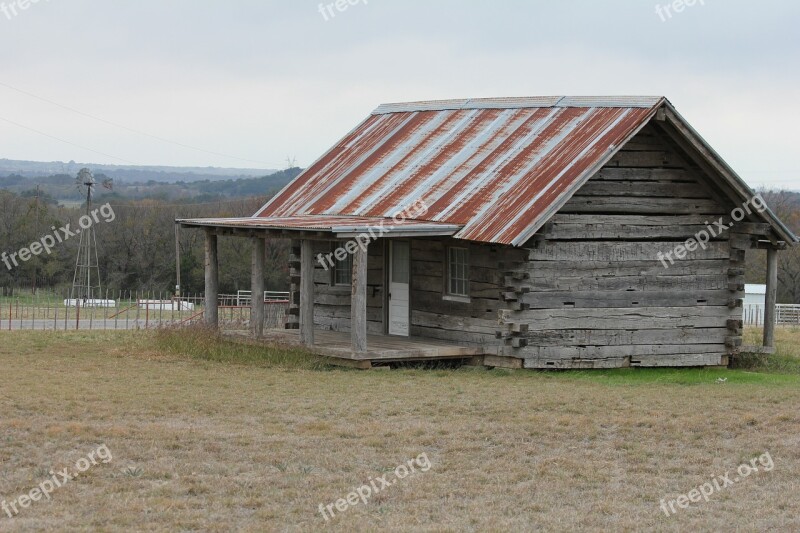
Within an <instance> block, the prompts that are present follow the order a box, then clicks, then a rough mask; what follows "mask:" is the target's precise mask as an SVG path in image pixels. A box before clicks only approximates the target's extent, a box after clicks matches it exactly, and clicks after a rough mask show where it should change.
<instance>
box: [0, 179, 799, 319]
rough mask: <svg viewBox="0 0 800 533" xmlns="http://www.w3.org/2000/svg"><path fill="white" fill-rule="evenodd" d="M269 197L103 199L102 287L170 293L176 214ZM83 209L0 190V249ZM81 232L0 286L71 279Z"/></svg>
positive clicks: (255, 203)
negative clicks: (107, 210) (107, 215)
mask: <svg viewBox="0 0 800 533" xmlns="http://www.w3.org/2000/svg"><path fill="white" fill-rule="evenodd" d="M760 192H761V194H762V196H763V197H764V199H765V200H766V201H767V204H768V205H769V206H770V207H771V208H772V210H773V211H774V212H775V213H776V214H777V215H778V217H779V218H780V219H781V220H783V221H784V222H785V223H786V224H787V225H788V226H789V228H790V229H791V230H792V231H794V232H795V233H796V234H797V233H800V193H795V192H789V191H774V190H762V191H760ZM268 199H269V196H267V195H264V196H253V197H248V198H238V199H218V200H216V201H209V202H202V203H181V202H177V203H176V202H175V201H174V200H173V201H168V200H164V199H129V200H127V201H124V200H123V199H119V198H103V199H101V200H100V201H99V202H98V203H97V204H98V206H99V204H100V202H102V203H105V202H106V201H107V202H108V203H109V204H110V206H111V208H112V209H113V211H114V215H115V217H114V220H113V222H105V221H103V220H101V221H100V223H98V224H96V225H94V229H95V231H96V235H97V247H98V258H99V265H100V274H101V279H102V282H103V289H104V290H105V289H106V288H107V289H109V290H110V291H114V292H115V291H119V290H123V291H124V290H139V291H154V292H162V291H163V292H171V291H173V290H174V288H175V283H176V277H177V275H176V260H175V254H176V250H175V248H176V247H175V242H176V232H175V223H174V221H175V219H177V218H221V217H247V216H251V215H252V214H253V213H255V212H256V211H257V210H258V209H259V208H260V207H261V206H262V205H263V204H264V203H265V202H266V201H267V200H268ZM84 213H85V206H81V207H69V206H67V207H65V206H63V205H59V204H57V203H55V202H53V201H52V200H51V199H48V198H46V197H43V196H41V195H39V196H38V197H37V196H35V195H32V194H30V193H29V192H28V191H25V192H23V193H22V194H17V193H14V192H11V191H7V190H0V252H3V251H5V252H6V253H12V252H14V251H17V250H20V249H21V248H24V247H27V246H30V244H31V243H32V242H35V241H38V240H39V239H40V238H41V237H42V236H43V235H46V234H48V233H53V232H54V230H55V229H57V228H60V227H62V226H64V225H65V224H71V225H72V227H76V226H77V220H78V219H79V217H80V216H81V215H82V214H84ZM203 239H204V237H203V232H202V231H200V230H191V229H181V230H180V231H179V239H178V243H179V247H180V256H181V288H182V292H184V293H187V292H189V293H194V292H197V293H200V292H203V290H204V266H203V261H204V240H203ZM79 242H80V239H79V238H78V237H74V238H71V239H69V240H66V241H64V242H63V243H59V244H58V246H55V247H53V248H52V252H51V253H50V254H45V253H42V254H40V255H38V256H36V257H32V258H30V259H29V260H28V261H24V262H20V263H19V266H18V267H15V268H12V269H8V268H7V267H6V265H5V264H3V263H1V262H0V287H17V288H23V287H48V288H53V289H57V290H62V289H68V288H69V287H71V285H72V279H73V274H74V271H75V259H76V256H77V250H78V245H79ZM250 252H251V248H250V242H249V240H248V239H240V238H226V239H220V240H219V259H220V290H221V291H222V292H223V293H235V292H236V291H237V290H248V289H249V288H250ZM778 255H779V269H778V301H779V302H782V303H800V246H795V247H792V248H789V249H787V250H785V251H783V252H781V253H780V254H778ZM288 262H289V242H288V240H287V239H269V240H268V241H267V263H266V268H265V275H266V280H265V281H266V289H267V290H274V291H285V290H288V287H289V270H288ZM765 276H766V258H765V252H764V251H761V250H752V251H750V252H748V254H747V275H746V277H747V282H748V283H764V279H765Z"/></svg>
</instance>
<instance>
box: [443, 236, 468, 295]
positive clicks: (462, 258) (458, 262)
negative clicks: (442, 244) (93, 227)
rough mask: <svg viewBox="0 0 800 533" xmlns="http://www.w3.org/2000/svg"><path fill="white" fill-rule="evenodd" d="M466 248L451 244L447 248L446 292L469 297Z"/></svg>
mask: <svg viewBox="0 0 800 533" xmlns="http://www.w3.org/2000/svg"><path fill="white" fill-rule="evenodd" d="M467 259H468V258H467V249H466V248H457V247H455V246H451V247H449V248H448V249H447V294H448V295H450V296H461V297H465V298H467V297H469V263H468V260H467Z"/></svg>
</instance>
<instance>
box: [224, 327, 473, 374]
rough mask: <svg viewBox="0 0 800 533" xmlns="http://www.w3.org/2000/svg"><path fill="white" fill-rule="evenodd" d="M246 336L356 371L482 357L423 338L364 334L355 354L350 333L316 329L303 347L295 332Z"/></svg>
mask: <svg viewBox="0 0 800 533" xmlns="http://www.w3.org/2000/svg"><path fill="white" fill-rule="evenodd" d="M243 336H244V337H246V338H247V339H248V342H249V343H254V344H264V345H284V346H292V347H301V346H302V347H304V348H305V349H307V350H309V351H310V352H312V353H314V354H316V355H321V356H324V357H328V358H330V359H331V363H332V364H336V365H342V366H351V367H356V368H371V367H372V366H373V365H375V364H382V363H397V362H404V361H432V360H442V359H470V358H472V357H475V356H481V355H483V354H484V350H483V348H481V347H477V346H461V345H458V344H456V343H453V342H448V341H442V340H438V339H430V338H426V337H397V336H392V335H378V334H368V335H367V346H368V348H367V349H366V351H364V352H358V353H357V352H354V351H353V347H352V339H351V336H350V333H345V332H340V331H329V330H319V329H317V330H315V331H314V339H315V341H316V342H315V343H314V344H313V345H312V346H308V345H304V344H303V343H302V342H301V340H300V332H299V330H296V329H268V330H265V331H264V334H263V335H262V336H261V337H260V338H255V337H253V336H251V335H243V334H241V335H237V337H239V338H241V337H243Z"/></svg>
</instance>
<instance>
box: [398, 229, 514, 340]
mask: <svg viewBox="0 0 800 533" xmlns="http://www.w3.org/2000/svg"><path fill="white" fill-rule="evenodd" d="M449 245H453V246H461V247H467V248H468V249H469V253H468V254H469V293H470V298H469V302H464V301H452V300H449V299H445V298H444V291H445V286H444V269H445V265H446V261H445V252H446V247H447V246H449ZM525 255H526V251H525V250H515V249H513V248H510V247H508V246H491V245H484V244H478V243H469V242H465V241H457V240H453V239H447V240H444V239H416V240H413V241H411V334H412V335H418V336H422V337H431V338H435V339H441V340H452V341H456V342H461V343H466V344H474V345H480V346H487V347H488V346H491V347H494V349H495V351H496V350H497V347H498V346H499V343H498V341H497V339H496V332H497V329H498V316H499V312H500V310H501V309H505V308H506V303H505V302H504V301H503V300H502V299H501V296H502V292H503V289H504V286H505V282H504V276H503V271H504V267H503V264H504V263H510V262H513V261H520V260H523V259H524V258H525Z"/></svg>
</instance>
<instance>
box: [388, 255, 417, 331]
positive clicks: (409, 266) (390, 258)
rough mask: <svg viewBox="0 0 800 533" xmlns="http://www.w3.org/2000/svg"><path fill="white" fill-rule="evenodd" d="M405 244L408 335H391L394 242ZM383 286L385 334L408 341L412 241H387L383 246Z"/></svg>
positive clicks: (409, 329)
mask: <svg viewBox="0 0 800 533" xmlns="http://www.w3.org/2000/svg"><path fill="white" fill-rule="evenodd" d="M397 241H401V242H405V243H408V335H393V334H391V333H389V304H390V302H389V292H390V291H391V282H392V279H391V270H392V242H397ZM383 252H384V253H383V257H384V261H383V286H384V287H385V288H386V290H384V291H383V334H384V335H391V336H392V337H399V338H401V339H407V338H409V337H411V289H412V276H411V260H412V257H411V253H412V252H411V240H410V239H386V240H385V242H384V245H383Z"/></svg>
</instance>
